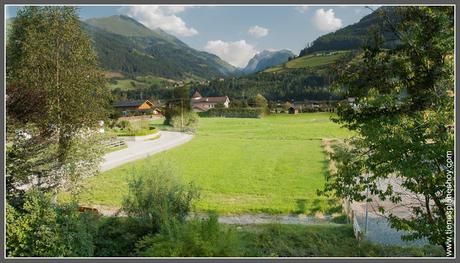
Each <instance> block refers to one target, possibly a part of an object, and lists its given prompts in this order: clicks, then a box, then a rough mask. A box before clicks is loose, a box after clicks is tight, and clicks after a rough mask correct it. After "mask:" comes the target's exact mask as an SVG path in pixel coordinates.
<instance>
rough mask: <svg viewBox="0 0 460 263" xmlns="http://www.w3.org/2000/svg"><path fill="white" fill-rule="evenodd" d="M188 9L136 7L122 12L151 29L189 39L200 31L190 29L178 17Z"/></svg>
mask: <svg viewBox="0 0 460 263" xmlns="http://www.w3.org/2000/svg"><path fill="white" fill-rule="evenodd" d="M186 8H187V7H186V6H159V5H135V6H129V7H125V8H123V9H122V12H124V13H125V14H126V15H128V16H130V17H132V18H134V19H136V20H138V21H139V22H141V23H142V24H144V25H146V26H147V27H149V28H151V29H155V28H158V27H159V28H161V29H163V30H164V31H166V32H168V33H171V34H173V35H177V36H182V37H189V36H194V35H196V34H198V31H197V30H196V29H195V28H193V27H188V26H187V25H186V24H185V22H184V20H182V18H180V17H178V16H177V15H176V14H177V13H180V12H183V11H184V10H185V9H186Z"/></svg>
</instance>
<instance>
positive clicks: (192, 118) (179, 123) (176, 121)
mask: <svg viewBox="0 0 460 263" xmlns="http://www.w3.org/2000/svg"><path fill="white" fill-rule="evenodd" d="M197 122H198V115H197V114H196V113H195V112H193V111H188V112H184V113H183V114H182V115H181V114H178V115H174V116H173V117H172V118H171V121H170V123H169V125H171V126H172V127H174V128H182V127H193V126H195V125H196V124H197Z"/></svg>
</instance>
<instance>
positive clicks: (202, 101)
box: [190, 91, 230, 112]
mask: <svg viewBox="0 0 460 263" xmlns="http://www.w3.org/2000/svg"><path fill="white" fill-rule="evenodd" d="M190 103H191V104H192V105H191V106H192V110H193V111H195V112H203V111H208V110H210V109H212V108H215V107H216V105H218V104H222V105H223V106H224V107H225V108H228V106H229V104H230V100H229V98H228V97H227V96H222V97H203V96H201V94H200V93H199V92H198V91H195V93H194V94H193V96H192V99H191V100H190Z"/></svg>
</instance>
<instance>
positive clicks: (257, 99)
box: [248, 94, 268, 114]
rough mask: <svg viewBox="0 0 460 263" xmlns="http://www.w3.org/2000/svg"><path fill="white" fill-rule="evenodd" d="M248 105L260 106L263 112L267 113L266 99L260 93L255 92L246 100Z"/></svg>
mask: <svg viewBox="0 0 460 263" xmlns="http://www.w3.org/2000/svg"><path fill="white" fill-rule="evenodd" d="M248 104H249V106H251V107H255V108H260V109H261V110H262V113H263V114H267V113H268V102H267V99H266V98H265V97H264V96H262V95H261V94H257V95H256V96H254V97H253V98H251V99H250V100H249V101H248Z"/></svg>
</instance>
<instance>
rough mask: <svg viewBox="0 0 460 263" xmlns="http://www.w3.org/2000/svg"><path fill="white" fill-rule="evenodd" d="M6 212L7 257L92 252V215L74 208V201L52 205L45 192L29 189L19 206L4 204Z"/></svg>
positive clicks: (93, 222) (94, 229)
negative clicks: (21, 204) (19, 207)
mask: <svg viewBox="0 0 460 263" xmlns="http://www.w3.org/2000/svg"><path fill="white" fill-rule="evenodd" d="M6 215H7V217H6V230H7V231H6V235H7V238H6V254H7V256H9V257H15V256H16V257H28V256H30V257H37V256H38V257H57V256H73V257H90V256H93V254H94V253H93V252H94V244H93V234H94V232H95V231H96V216H95V215H94V214H92V213H80V212H78V206H77V204H76V203H68V204H60V205H56V206H54V205H53V204H52V202H51V196H50V195H49V194H44V193H42V192H40V191H37V190H31V191H30V192H28V193H27V194H26V199H25V202H24V205H23V206H22V208H21V209H15V208H13V207H12V206H10V205H9V204H7V213H6Z"/></svg>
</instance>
